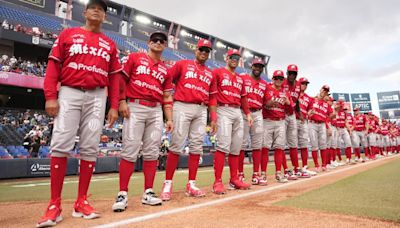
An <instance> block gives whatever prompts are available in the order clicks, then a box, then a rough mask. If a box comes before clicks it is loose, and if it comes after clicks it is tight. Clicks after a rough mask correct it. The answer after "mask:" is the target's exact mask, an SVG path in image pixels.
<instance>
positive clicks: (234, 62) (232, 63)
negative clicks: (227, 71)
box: [228, 55, 240, 69]
mask: <svg viewBox="0 0 400 228" xmlns="http://www.w3.org/2000/svg"><path fill="white" fill-rule="evenodd" d="M239 60H240V56H238V55H231V56H229V57H228V66H229V67H230V68H232V69H235V68H236V67H237V66H238V65H239Z"/></svg>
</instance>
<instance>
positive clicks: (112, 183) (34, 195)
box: [0, 163, 275, 202]
mask: <svg viewBox="0 0 400 228" xmlns="http://www.w3.org/2000/svg"><path fill="white" fill-rule="evenodd" d="M274 171H275V166H274V165H273V164H271V163H270V164H268V174H272V173H273V172H274ZM251 175H252V165H245V176H246V178H247V181H250V178H251ZM187 177H188V173H187V170H177V171H176V172H175V176H174V190H181V191H182V190H184V189H185V186H186V183H187ZM164 178H165V172H158V173H157V175H156V179H155V183H154V190H155V191H156V192H158V193H159V192H160V191H161V187H162V183H163V181H164ZM223 179H224V181H225V182H227V181H228V179H229V168H228V167H225V169H224V173H223ZM77 182H78V177H77V176H67V177H66V178H65V181H64V188H63V195H62V198H63V199H75V197H76V194H77V189H78V183H77ZM49 183H50V178H44V179H43V178H41V179H29V180H20V181H19V180H12V181H10V180H9V181H7V180H5V181H1V182H0V202H7V201H25V200H44V201H47V200H48V199H49V196H50V185H49ZM118 183H119V182H118V174H107V175H101V174H99V175H94V176H93V178H92V183H91V185H90V188H89V194H92V197H91V198H94V199H100V198H108V199H109V198H114V197H115V196H116V194H117V193H118V188H119V184H118ZM213 183H214V170H213V168H212V167H205V168H200V169H199V172H198V174H197V185H198V186H199V187H206V186H209V187H210V189H211V186H212V184H213ZM142 193H143V173H134V174H133V175H132V178H131V181H130V183H129V194H130V195H141V194H142Z"/></svg>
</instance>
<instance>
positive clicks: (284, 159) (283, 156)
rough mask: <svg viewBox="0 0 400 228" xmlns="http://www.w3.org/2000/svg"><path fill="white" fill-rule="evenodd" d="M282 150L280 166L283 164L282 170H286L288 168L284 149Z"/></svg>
mask: <svg viewBox="0 0 400 228" xmlns="http://www.w3.org/2000/svg"><path fill="white" fill-rule="evenodd" d="M282 151H283V153H281V156H282V166H283V170H287V169H288V166H287V160H286V154H285V151H284V150H282Z"/></svg>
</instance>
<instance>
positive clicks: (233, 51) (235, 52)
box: [227, 49, 242, 57]
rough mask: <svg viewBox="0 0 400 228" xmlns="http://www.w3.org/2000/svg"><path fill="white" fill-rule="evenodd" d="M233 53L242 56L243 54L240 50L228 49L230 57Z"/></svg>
mask: <svg viewBox="0 0 400 228" xmlns="http://www.w3.org/2000/svg"><path fill="white" fill-rule="evenodd" d="M231 55H238V56H242V55H241V54H240V52H239V51H238V50H236V49H230V50H229V51H228V53H227V56H228V57H229V56H231Z"/></svg>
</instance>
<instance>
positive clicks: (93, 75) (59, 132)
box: [37, 0, 122, 227]
mask: <svg viewBox="0 0 400 228" xmlns="http://www.w3.org/2000/svg"><path fill="white" fill-rule="evenodd" d="M106 11H107V4H106V3H105V2H104V1H100V0H98V1H89V2H88V4H87V7H86V9H85V11H84V17H85V19H86V24H85V25H83V26H82V27H79V28H69V29H65V30H64V31H62V32H61V33H60V35H59V37H58V39H57V40H56V41H55V43H54V45H53V47H52V49H51V52H50V54H49V62H48V66H47V71H46V77H45V82H44V93H45V97H46V111H47V113H48V114H49V116H53V117H55V122H54V129H53V135H52V140H51V146H50V147H51V160H50V173H51V175H50V188H51V200H50V203H49V205H48V207H47V210H46V213H45V215H44V216H43V217H42V218H41V219H40V221H39V222H38V224H37V227H47V226H54V225H56V224H57V223H59V222H60V221H61V220H62V216H61V191H62V187H63V183H64V176H65V172H66V169H67V157H69V153H70V151H72V150H73V148H74V144H75V141H74V140H73V139H75V136H76V135H77V134H78V135H79V136H80V141H79V148H80V158H81V159H80V168H79V184H78V197H77V200H76V201H75V204H74V209H73V212H72V216H73V217H83V218H85V219H94V218H98V217H99V216H100V214H99V213H97V212H96V211H95V210H94V208H93V207H92V206H91V205H90V204H89V202H88V201H87V191H88V188H89V184H90V179H91V177H92V173H93V169H94V166H95V163H96V157H97V153H98V150H99V148H98V145H99V142H100V135H101V130H102V127H103V122H104V116H105V108H106V99H107V92H106V88H107V87H108V97H109V100H110V104H111V108H110V111H109V112H108V121H109V126H112V125H113V123H114V121H115V120H116V119H117V118H118V111H117V110H118V90H119V78H120V73H121V71H122V67H121V65H120V63H119V60H118V50H117V48H116V45H115V44H114V42H113V41H112V40H111V39H110V38H108V37H107V36H105V35H104V34H103V33H102V32H101V24H102V23H103V21H104V19H105V14H106ZM59 82H60V83H61V87H60V90H59V91H58V93H57V84H58V83H59Z"/></svg>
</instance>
